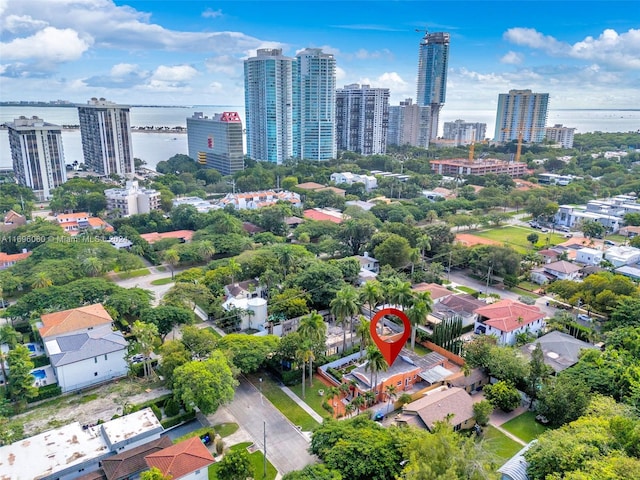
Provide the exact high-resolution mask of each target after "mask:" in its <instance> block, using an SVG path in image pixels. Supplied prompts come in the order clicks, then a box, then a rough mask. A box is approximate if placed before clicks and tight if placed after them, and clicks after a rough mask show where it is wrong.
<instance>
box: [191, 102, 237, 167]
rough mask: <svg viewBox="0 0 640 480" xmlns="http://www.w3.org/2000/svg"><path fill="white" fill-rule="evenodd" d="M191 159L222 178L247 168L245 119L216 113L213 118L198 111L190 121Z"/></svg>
mask: <svg viewBox="0 0 640 480" xmlns="http://www.w3.org/2000/svg"><path fill="white" fill-rule="evenodd" d="M187 143H188V146H189V156H190V157H191V158H193V159H194V160H195V161H197V162H198V163H199V164H201V165H206V166H207V168H215V169H216V170H218V171H219V172H220V173H221V174H222V175H233V174H234V173H236V172H238V171H240V170H243V169H244V149H243V147H242V120H240V116H239V115H238V113H237V112H223V113H216V114H215V115H214V116H213V117H211V118H210V117H208V116H206V115H203V113H202V112H195V113H194V114H193V116H191V117H189V118H187Z"/></svg>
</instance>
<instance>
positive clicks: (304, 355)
mask: <svg viewBox="0 0 640 480" xmlns="http://www.w3.org/2000/svg"><path fill="white" fill-rule="evenodd" d="M311 357H313V349H312V348H311V345H310V344H309V343H304V344H302V345H300V348H299V349H298V350H296V359H297V360H298V362H300V363H301V364H302V398H305V397H306V393H305V372H306V369H305V365H306V364H307V362H309V361H310V358H311Z"/></svg>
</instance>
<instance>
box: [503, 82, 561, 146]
mask: <svg viewBox="0 0 640 480" xmlns="http://www.w3.org/2000/svg"><path fill="white" fill-rule="evenodd" d="M548 105H549V94H548V93H533V92H531V90H509V93H501V94H500V95H499V96H498V112H497V115H496V131H495V136H494V140H495V141H496V142H509V141H512V140H520V138H521V139H522V141H524V142H529V143H539V142H542V141H543V140H544V137H545V127H546V123H547V107H548Z"/></svg>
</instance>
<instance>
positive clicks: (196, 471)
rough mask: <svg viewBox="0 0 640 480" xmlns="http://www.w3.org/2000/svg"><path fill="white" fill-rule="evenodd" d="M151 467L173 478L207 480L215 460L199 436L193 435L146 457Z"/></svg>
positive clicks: (177, 479)
mask: <svg viewBox="0 0 640 480" xmlns="http://www.w3.org/2000/svg"><path fill="white" fill-rule="evenodd" d="M144 459H145V461H146V462H147V465H148V466H149V468H157V469H158V470H160V472H161V473H162V475H164V476H165V477H166V478H171V480H207V479H208V478H209V473H208V472H209V465H211V464H213V463H214V462H215V460H214V459H213V456H212V455H211V453H209V450H208V449H207V447H205V446H204V444H203V443H202V440H200V438H199V437H197V436H196V437H191V438H189V439H187V440H184V441H182V442H180V443H176V444H175V445H172V446H170V447H167V448H165V449H163V450H160V451H159V452H155V453H151V454H149V455H147V456H146V457H145V458H144Z"/></svg>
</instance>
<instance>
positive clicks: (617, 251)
mask: <svg viewBox="0 0 640 480" xmlns="http://www.w3.org/2000/svg"><path fill="white" fill-rule="evenodd" d="M604 258H605V259H606V260H608V261H610V262H611V263H612V264H613V266H614V267H622V266H624V265H633V264H634V263H638V262H640V248H635V247H627V246H625V245H618V246H616V247H611V248H609V249H608V250H607V251H606V252H605V253H604Z"/></svg>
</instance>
